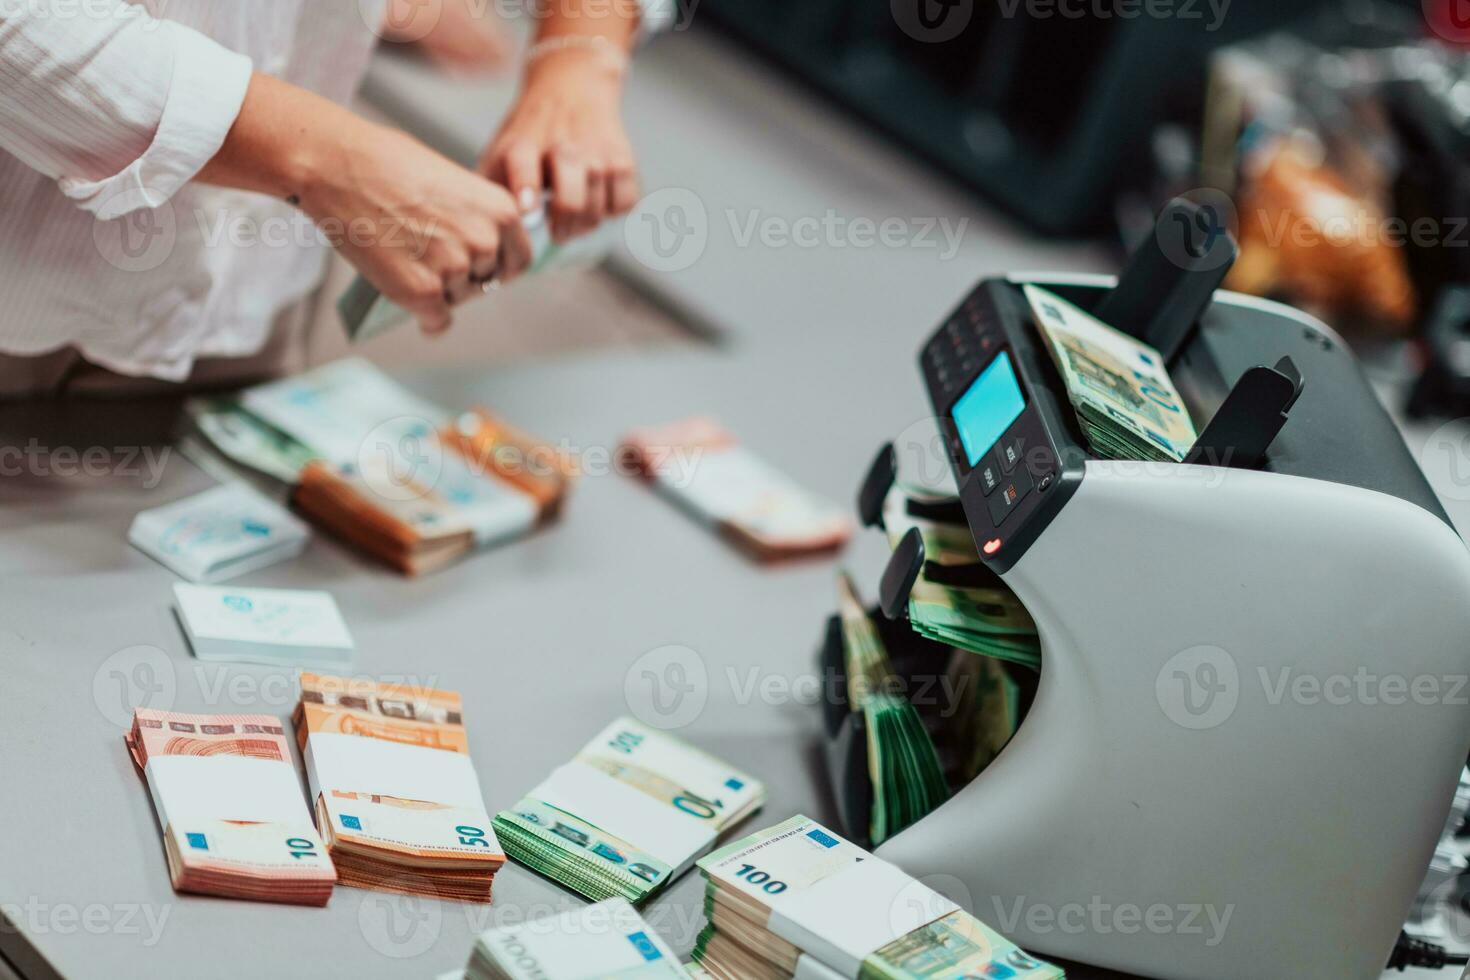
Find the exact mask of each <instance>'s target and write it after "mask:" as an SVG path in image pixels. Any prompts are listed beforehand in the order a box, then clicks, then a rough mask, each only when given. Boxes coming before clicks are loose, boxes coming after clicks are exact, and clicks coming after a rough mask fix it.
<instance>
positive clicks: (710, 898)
mask: <svg viewBox="0 0 1470 980" xmlns="http://www.w3.org/2000/svg"><path fill="white" fill-rule="evenodd" d="M699 870H700V872H701V873H702V874H703V875H704V877H705V903H704V908H705V916H706V919H707V925H705V927H704V929H703V930H702V931H701V932H700V934H699V937H698V938H697V939H696V940H695V944H694V961H695V962H696V963H697V964H698V965H699V967H700V968H701V969H702V970H703V971H704V974H705V975H706V976H709V977H714V978H716V980H785V978H787V977H796V976H801V977H807V978H817V980H829V978H830V980H837V978H840V977H856V978H858V980H938V978H942V977H943V978H949V977H954V978H961V977H963V978H969V977H975V978H980V977H1006V978H1010V980H1061V978H1062V977H1064V976H1065V974H1063V972H1062V970H1061V969H1060V968H1059V967H1056V966H1054V965H1052V964H1050V963H1047V962H1045V961H1043V960H1039V959H1037V958H1036V957H1034V956H1031V955H1030V954H1028V953H1027V952H1025V951H1024V950H1022V949H1020V948H1018V947H1017V946H1016V945H1015V944H1014V943H1012V942H1011V941H1009V940H1008V939H1006V938H1005V937H1004V936H1002V935H1000V934H999V933H997V932H996V931H995V930H993V929H991V928H990V927H989V926H987V925H986V924H985V923H983V922H981V921H980V920H979V919H977V918H975V917H974V916H973V915H971V914H970V912H969V911H968V910H966V909H964V908H962V907H960V906H958V905H956V904H955V903H954V902H952V901H950V900H949V899H947V898H945V897H944V896H943V895H940V894H939V893H938V892H935V891H933V890H932V889H930V888H928V887H927V886H926V885H924V884H923V883H922V882H920V881H917V880H915V879H913V878H910V877H909V876H908V875H905V874H903V872H901V871H899V869H897V868H895V867H893V866H892V865H887V864H886V862H884V861H883V859H882V858H879V857H875V856H874V855H872V854H870V853H868V852H867V851H865V850H863V849H862V848H860V847H858V846H857V845H856V844H853V843H851V842H849V841H846V840H844V839H842V837H840V836H839V835H838V834H836V833H834V832H833V831H831V830H829V829H827V828H826V827H823V826H822V825H821V824H819V823H817V822H816V821H815V820H812V819H810V818H808V817H803V816H796V817H792V818H791V819H790V820H787V821H786V822H785V823H781V824H777V825H776V826H774V827H769V828H767V829H765V830H761V831H758V832H756V833H754V834H751V835H750V836H749V837H746V838H744V839H743V840H738V841H735V842H734V843H732V844H730V845H728V846H726V847H723V848H721V849H719V850H718V851H715V852H714V853H713V854H710V855H709V856H708V857H705V858H703V859H702V860H701V861H700V862H699ZM875 872H877V873H875ZM816 895H820V896H821V901H820V902H818V901H815V900H814V897H815V896H816ZM853 922H863V923H867V924H869V928H866V929H863V930H855V929H854V928H853V927H852V923H853Z"/></svg>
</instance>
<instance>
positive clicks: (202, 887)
mask: <svg viewBox="0 0 1470 980" xmlns="http://www.w3.org/2000/svg"><path fill="white" fill-rule="evenodd" d="M124 737H125V738H126V740H127V744H128V749H129V750H130V751H131V752H132V755H133V761H134V762H136V763H137V765H138V768H139V769H140V770H142V772H143V774H144V777H145V778H146V779H147V781H148V790H149V793H150V795H151V796H152V797H153V806H154V809H155V810H156V811H157V813H158V822H159V824H160V826H161V827H162V828H163V843H164V851H165V853H166V854H167V856H168V870H169V878H170V879H171V880H172V882H173V886H174V889H175V890H176V891H181V892H195V893H198V894H203V895H222V896H225V897H228V898H248V899H256V900H259V901H267V902H286V903H290V904H296V905H326V904H327V900H328V899H329V898H330V897H331V895H332V886H333V885H334V884H335V882H336V880H337V876H336V873H335V871H334V869H333V867H332V861H331V859H330V857H328V855H327V849H326V848H325V847H323V846H322V841H321V838H320V837H319V836H318V835H317V832H316V828H315V827H313V826H312V824H311V816H310V813H309V812H308V811H307V808H306V801H305V800H303V799H302V797H301V784H300V781H299V779H298V777H297V774H296V767H295V765H293V764H292V761H291V748H290V743H289V742H288V741H287V740H286V734H285V732H284V730H283V729H282V728H281V723H280V721H279V720H277V719H276V718H273V717H271V716H269V715H187V714H177V713H173V712H167V711H154V710H151V709H148V708H139V709H137V710H136V711H135V712H134V714H133V727H132V729H131V730H130V731H129V732H128V733H127V734H126V736H124Z"/></svg>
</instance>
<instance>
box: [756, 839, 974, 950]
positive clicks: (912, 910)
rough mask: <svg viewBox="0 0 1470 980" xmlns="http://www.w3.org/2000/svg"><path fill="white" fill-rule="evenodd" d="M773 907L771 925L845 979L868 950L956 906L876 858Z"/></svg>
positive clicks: (854, 866)
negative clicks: (777, 906)
mask: <svg viewBox="0 0 1470 980" xmlns="http://www.w3.org/2000/svg"><path fill="white" fill-rule="evenodd" d="M779 906H780V907H779V908H772V909H771V919H770V924H769V927H768V928H769V929H770V930H771V932H773V933H775V934H776V935H778V936H780V937H781V938H782V939H785V940H787V941H789V942H791V943H792V944H794V945H795V946H797V947H798V948H799V949H801V950H803V951H805V952H808V953H810V954H811V955H812V956H814V957H816V958H817V959H819V960H821V961H822V962H823V963H826V964H827V965H828V966H831V967H832V968H833V969H835V970H837V972H839V973H841V974H842V975H844V976H847V977H856V976H857V975H858V972H859V971H860V970H861V968H862V965H863V960H864V959H865V958H867V956H868V954H869V953H872V952H873V951H875V950H878V949H882V948H883V947H884V946H887V945H888V944H889V943H891V942H893V940H895V939H898V938H899V937H900V936H905V935H907V934H908V933H910V932H913V931H914V930H915V929H917V928H918V927H919V926H922V925H925V924H926V923H929V922H933V921H934V920H935V919H937V918H939V917H940V916H943V915H948V914H949V913H950V912H953V911H954V910H955V909H957V908H958V907H959V906H957V905H955V904H954V903H953V902H951V901H949V900H948V899H946V898H944V897H943V896H941V895H939V894H937V893H936V892H934V891H933V890H931V889H929V888H926V887H924V886H923V885H920V884H918V883H917V882H915V881H914V879H913V878H911V877H910V876H909V875H907V874H905V873H904V872H903V871H901V870H900V869H898V868H896V867H894V866H893V865H891V864H889V863H888V862H887V861H883V860H881V859H879V858H869V859H867V860H865V861H863V862H861V863H860V864H854V865H852V866H850V867H847V868H844V869H843V870H842V871H839V872H838V873H837V874H834V875H830V876H828V877H826V878H823V879H822V880H821V881H818V882H817V883H815V884H813V885H812V886H810V887H809V888H805V889H803V890H801V891H800V892H798V893H796V894H794V895H791V896H790V897H789V898H786V899H784V900H782V901H781V902H780V903H779Z"/></svg>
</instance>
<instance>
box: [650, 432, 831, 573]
mask: <svg viewBox="0 0 1470 980" xmlns="http://www.w3.org/2000/svg"><path fill="white" fill-rule="evenodd" d="M621 455H622V458H623V459H624V460H625V461H626V462H627V463H628V464H630V465H631V466H632V467H633V468H635V469H636V470H637V471H638V472H639V473H641V474H642V475H643V476H644V477H645V478H646V479H647V480H648V481H649V482H650V483H652V484H653V485H654V486H655V487H656V488H658V490H659V491H660V492H661V493H663V494H664V495H666V496H668V497H669V498H670V499H671V500H673V501H674V502H675V503H677V504H678V505H679V506H681V507H683V508H684V509H685V510H687V511H689V512H690V513H691V514H693V515H694V517H695V518H696V519H697V520H699V521H700V522H702V523H704V524H707V525H709V526H711V527H713V528H714V529H715V530H716V531H718V532H719V533H720V534H721V535H723V536H724V537H725V538H727V539H728V540H730V541H731V542H733V543H734V544H735V545H736V546H738V547H740V548H742V549H744V550H745V551H746V552H748V553H749V554H751V555H752V556H754V557H756V558H757V559H760V560H773V559H779V558H786V557H790V556H794V555H802V554H810V553H813V552H821V551H829V550H832V549H834V548H839V547H841V546H842V545H843V544H845V543H847V539H848V538H849V537H850V536H851V535H852V522H851V521H850V520H849V519H848V517H847V515H846V513H845V512H844V511H843V510H842V508H840V507H838V506H837V505H836V504H835V503H833V502H832V501H830V500H826V499H824V498H822V497H819V496H817V495H816V494H813V493H810V492H808V491H807V490H805V489H803V488H802V487H801V486H800V485H799V484H797V483H796V482H795V481H793V480H792V479H791V478H790V477H788V476H786V475H785V474H784V473H782V472H781V471H780V470H778V469H776V468H775V467H773V466H771V465H770V464H769V463H767V462H766V461H765V460H763V459H761V458H760V457H759V456H757V455H756V454H755V453H753V452H751V451H750V450H749V449H747V448H745V447H744V446H742V445H741V444H740V442H739V441H738V440H737V439H736V438H735V437H734V436H733V435H732V434H731V433H729V432H728V431H726V430H725V429H724V428H723V427H721V426H720V425H719V424H718V423H717V422H715V421H713V420H711V419H708V418H691V419H685V420H684V421H682V422H674V423H671V424H668V425H661V426H653V427H649V428H643V429H635V430H634V431H632V432H630V433H628V435H626V436H625V437H624V438H623V441H622V446H621Z"/></svg>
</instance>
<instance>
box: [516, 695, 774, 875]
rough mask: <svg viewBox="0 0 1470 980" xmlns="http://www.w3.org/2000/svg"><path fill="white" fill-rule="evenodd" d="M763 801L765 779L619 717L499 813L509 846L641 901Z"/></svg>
mask: <svg viewBox="0 0 1470 980" xmlns="http://www.w3.org/2000/svg"><path fill="white" fill-rule="evenodd" d="M764 801H765V788H764V787H763V786H762V785H761V783H760V782H758V781H757V780H755V779H753V778H751V777H750V776H748V775H746V774H745V773H743V772H741V771H739V770H737V769H735V768H734V767H733V766H731V765H729V764H728V763H725V762H722V761H721V760H719V759H716V758H715V757H713V756H711V755H708V754H706V753H704V752H702V751H700V750H699V749H696V748H694V747H693V746H691V745H688V744H686V743H685V742H683V741H681V740H679V739H677V738H675V737H674V736H672V735H670V734H668V733H667V732H662V731H659V730H657V729H654V728H650V727H648V726H646V725H644V724H642V723H641V722H638V721H635V720H634V719H632V718H619V719H617V720H616V721H614V722H613V723H612V724H610V725H608V726H607V727H606V728H604V729H603V730H602V731H601V732H599V733H598V734H597V735H596V736H595V737H594V738H593V739H592V740H591V741H590V742H588V743H587V744H586V746H584V747H583V749H582V751H581V752H579V753H578V754H577V756H576V758H574V759H573V760H572V761H571V762H569V763H567V764H565V765H563V766H560V767H558V768H557V769H556V770H554V771H553V772H552V773H551V775H550V776H549V777H547V779H546V780H544V781H543V782H542V783H541V785H539V786H537V787H536V788H535V789H533V790H531V792H530V793H529V794H528V795H527V796H526V797H525V798H524V799H522V800H521V801H520V802H519V803H517V804H516V805H515V806H514V807H511V808H510V809H508V810H504V811H502V812H500V813H498V814H496V816H495V830H496V833H497V835H498V836H499V839H500V840H501V842H502V843H503V844H504V845H505V850H506V854H508V855H509V856H510V857H511V858H513V859H515V860H516V861H518V862H520V863H521V864H524V865H526V866H527V867H529V868H531V869H532V870H534V871H537V872H539V873H541V874H543V875H545V876H547V877H549V878H551V879H553V880H555V881H557V882H559V883H560V884H562V885H564V886H566V887H567V888H570V889H572V890H573V891H575V892H578V893H579V894H582V895H585V896H587V897H588V898H591V899H593V900H594V901H601V900H602V899H606V898H610V897H614V896H618V897H622V898H625V899H627V900H628V901H630V902H635V903H636V902H640V901H642V900H643V899H645V898H648V897H649V896H650V895H652V894H654V893H656V892H658V891H660V890H662V889H663V888H664V887H665V886H667V885H668V883H669V882H670V881H672V880H673V879H674V878H677V877H678V876H679V875H680V874H682V873H684V872H685V871H687V870H688V869H689V868H690V867H691V866H692V865H693V863H694V860H695V859H696V858H697V857H699V856H700V855H701V854H704V853H705V852H707V851H708V850H709V849H710V848H711V847H712V846H714V843H715V841H716V840H717V838H718V837H719V835H720V834H721V833H722V832H723V831H724V830H725V829H726V828H728V827H730V826H731V825H733V824H735V823H736V822H738V821H739V820H741V819H743V818H744V817H745V816H747V815H748V814H750V813H752V812H754V811H755V810H756V809H758V808H759V807H760V806H761V804H762V803H764Z"/></svg>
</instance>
